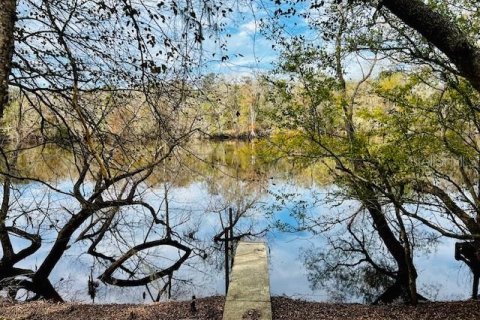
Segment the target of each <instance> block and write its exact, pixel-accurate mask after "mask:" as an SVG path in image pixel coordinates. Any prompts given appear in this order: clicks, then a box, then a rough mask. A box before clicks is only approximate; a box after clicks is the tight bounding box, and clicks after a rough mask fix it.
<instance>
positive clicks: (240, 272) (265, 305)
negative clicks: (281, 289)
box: [223, 242, 272, 320]
mask: <svg viewBox="0 0 480 320" xmlns="http://www.w3.org/2000/svg"><path fill="white" fill-rule="evenodd" d="M245 319H258V320H260V319H261V320H271V319H272V307H271V304H270V282H269V277H268V255H267V246H266V245H265V243H263V242H240V243H239V244H238V246H237V250H236V252H235V259H234V263H233V268H232V275H231V280H230V286H229V289H228V294H227V298H226V302H225V308H224V312H223V320H245Z"/></svg>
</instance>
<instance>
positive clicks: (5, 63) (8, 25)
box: [0, 0, 17, 117]
mask: <svg viewBox="0 0 480 320" xmlns="http://www.w3.org/2000/svg"><path fill="white" fill-rule="evenodd" d="M16 6H17V1H16V0H3V1H2V9H1V10H0V117H2V116H3V111H4V109H5V107H6V105H7V103H8V78H9V76H10V71H11V68H12V57H13V48H14V37H13V30H14V27H15V20H16Z"/></svg>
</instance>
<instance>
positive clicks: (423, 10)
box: [371, 0, 480, 92]
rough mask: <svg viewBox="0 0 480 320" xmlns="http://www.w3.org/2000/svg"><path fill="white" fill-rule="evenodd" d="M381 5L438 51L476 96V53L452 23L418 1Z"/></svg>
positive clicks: (479, 80)
mask: <svg viewBox="0 0 480 320" xmlns="http://www.w3.org/2000/svg"><path fill="white" fill-rule="evenodd" d="M371 2H372V3H373V1H371ZM381 3H382V5H383V6H385V7H386V8H388V9H389V10H390V11H391V12H392V13H393V14H394V15H396V16H397V17H398V18H399V19H401V20H402V21H403V22H404V23H405V24H407V25H408V26H410V27H411V28H413V29H414V30H416V31H417V32H419V33H420V34H421V35H422V36H424V37H425V38H426V39H427V41H429V42H430V43H432V44H433V45H434V46H435V47H437V48H438V49H439V50H440V51H442V52H443V53H444V54H445V55H446V56H447V57H448V58H449V59H450V61H451V62H452V63H453V64H455V66H456V67H457V69H458V71H459V72H460V73H461V74H462V75H463V76H464V77H465V78H466V79H467V80H468V81H469V82H470V83H471V85H472V86H473V87H474V88H475V89H477V91H479V92H480V50H479V48H478V47H476V46H475V44H474V43H472V42H471V40H470V39H469V38H468V37H467V35H466V34H465V33H464V32H462V30H460V28H459V27H458V26H457V25H456V23H455V22H454V21H451V20H450V19H449V18H448V17H447V16H445V15H443V14H441V13H439V12H436V11H435V10H433V9H432V8H431V7H430V6H429V5H428V4H425V3H424V1H421V0H383V1H381Z"/></svg>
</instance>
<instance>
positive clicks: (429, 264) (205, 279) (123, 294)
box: [15, 183, 471, 303]
mask: <svg viewBox="0 0 480 320" xmlns="http://www.w3.org/2000/svg"><path fill="white" fill-rule="evenodd" d="M289 188H292V187H289ZM273 189H276V190H274V192H275V191H278V189H279V187H276V186H275V187H274V186H272V185H271V186H270V190H271V191H272V190H273ZM162 192H163V189H162V188H158V189H157V190H154V192H153V193H157V194H162ZM296 192H299V193H300V194H302V195H303V197H304V198H305V199H309V191H308V190H307V189H301V188H297V189H296ZM153 193H152V198H151V199H150V200H151V201H155V200H154V199H155V198H154V197H153ZM237 196H240V197H241V196H242V195H237ZM156 199H157V200H156V201H158V198H156ZM169 199H170V209H171V212H172V216H173V217H174V220H175V217H181V218H180V219H183V218H184V217H185V216H188V218H189V220H188V223H186V224H185V225H182V226H180V227H179V228H180V229H181V228H185V230H187V229H188V228H189V224H193V225H196V226H199V231H198V233H197V237H198V238H200V239H206V240H207V241H210V239H212V238H213V235H214V234H216V233H218V232H219V231H220V227H219V223H218V215H217V214H215V213H212V212H211V210H212V208H214V207H215V204H218V203H221V202H222V201H223V199H222V196H220V195H211V194H209V193H208V191H207V187H206V185H205V184H204V183H193V184H191V185H189V186H188V187H182V188H174V189H172V190H170V193H169ZM257 201H258V203H261V204H262V205H261V206H260V208H265V207H268V206H269V205H270V204H271V203H272V201H274V199H273V197H271V196H269V195H257ZM157 205H158V204H157ZM289 207H290V204H289V203H286V204H285V208H286V209H283V210H282V211H280V212H278V213H277V215H276V218H280V219H282V221H283V222H288V223H293V222H294V221H293V219H292V218H291V217H290V216H289V214H288V210H287V209H288V208H289ZM315 210H316V211H317V212H322V210H341V209H340V208H335V209H328V208H327V207H321V206H320V207H317V208H315ZM209 212H210V213H209ZM268 223H269V220H267V218H266V217H265V216H264V215H263V214H262V209H258V210H257V211H254V210H251V211H250V212H249V215H248V217H245V218H244V219H243V221H242V224H244V225H245V226H248V225H253V226H255V228H256V229H258V230H260V229H261V228H262V227H265V226H266V225H267V224H268ZM141 237H142V236H141V235H139V240H138V241H139V242H137V243H136V244H138V243H141V240H140V239H141ZM51 240H53V239H51ZM266 240H268V246H269V249H270V283H271V293H272V295H287V296H290V297H296V298H304V299H308V300H319V301H325V300H328V296H327V295H326V293H325V292H324V291H322V290H316V291H312V290H311V289H310V286H309V283H308V281H307V272H306V269H305V267H304V265H303V260H302V258H301V251H302V250H303V249H305V248H310V247H313V246H314V247H316V248H317V250H322V244H323V243H324V240H322V238H320V237H319V236H315V237H314V236H312V235H310V234H308V233H307V232H302V233H296V234H292V233H283V232H279V231H270V232H269V233H268V234H267V235H266ZM25 244H26V243H25V242H24V241H22V240H19V239H16V242H15V246H16V247H19V246H24V245H25ZM48 249H49V246H43V247H42V248H41V249H40V250H39V252H38V253H37V254H36V255H34V256H33V257H31V258H30V259H29V260H28V261H24V262H22V263H19V264H18V266H19V267H22V266H24V267H31V266H32V265H37V266H38V265H39V264H40V263H41V261H42V260H41V259H42V258H43V257H44V256H45V254H46V253H47V252H48ZM82 251H84V246H82V245H80V244H74V245H73V246H72V248H71V249H70V250H69V251H67V253H66V255H65V256H64V258H63V259H62V260H61V261H60V263H59V264H58V265H57V267H56V268H55V270H54V272H53V273H52V276H51V280H52V282H53V283H54V284H55V286H57V287H58V288H59V291H60V293H61V294H62V295H63V296H64V297H65V298H66V299H69V300H79V301H87V302H88V301H90V300H89V298H88V296H87V290H86V287H87V279H88V275H89V273H90V267H91V263H92V258H91V257H90V256H88V255H85V254H83V255H82V254H81V252H82ZM453 251H454V241H453V240H443V242H442V243H440V244H439V245H438V249H437V250H436V251H435V252H433V253H432V254H431V255H429V256H428V257H417V258H416V265H417V268H418V273H419V277H418V287H419V289H420V292H422V291H424V290H422V289H424V288H429V289H428V290H430V292H432V288H433V289H434V290H433V291H435V290H436V289H438V296H437V299H439V300H448V299H464V298H467V297H468V296H469V292H470V288H471V282H470V275H469V271H468V269H467V268H466V266H465V265H463V264H462V263H460V262H457V261H455V260H454V258H453ZM165 254H168V253H167V252H165ZM219 257H220V258H221V255H219ZM218 261H220V260H218ZM218 261H217V264H220V265H221V263H220V262H218ZM210 262H211V261H210ZM100 270H101V269H99V270H97V271H98V272H97V273H95V275H96V276H98V274H99V272H100ZM223 274H224V273H223V270H221V269H219V268H217V269H215V268H214V267H213V266H212V265H210V264H209V263H205V262H203V261H201V260H200V259H199V258H193V259H191V260H190V261H189V264H188V265H185V266H183V267H182V268H181V269H180V270H179V271H178V272H177V273H176V274H175V277H177V278H181V279H189V280H191V284H189V285H186V286H182V285H179V286H180V288H181V289H180V290H177V289H174V292H176V298H179V299H188V298H189V297H190V296H191V295H196V296H197V297H202V296H208V295H215V294H224V288H223V286H224V279H223ZM61 279H62V280H61ZM143 292H144V288H126V289H122V288H117V287H113V286H108V287H107V286H105V285H103V284H102V285H101V286H100V289H99V293H98V296H97V301H99V302H118V303H121V302H141V301H143V299H142V293H143ZM153 294H154V295H155V294H156V293H155V292H153ZM427 296H428V294H427ZM146 301H147V302H148V301H150V300H149V299H148V296H147V299H146Z"/></svg>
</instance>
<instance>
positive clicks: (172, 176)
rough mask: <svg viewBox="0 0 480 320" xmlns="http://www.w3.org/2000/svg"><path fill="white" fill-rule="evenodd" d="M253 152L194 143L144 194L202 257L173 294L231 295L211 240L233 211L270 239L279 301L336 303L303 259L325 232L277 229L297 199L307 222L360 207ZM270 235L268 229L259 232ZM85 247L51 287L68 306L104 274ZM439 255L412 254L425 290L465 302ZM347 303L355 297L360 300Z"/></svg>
mask: <svg viewBox="0 0 480 320" xmlns="http://www.w3.org/2000/svg"><path fill="white" fill-rule="evenodd" d="M256 148H258V146H256V145H255V144H250V143H240V142H237V143H201V144H198V145H195V146H193V147H191V148H189V149H188V150H186V152H185V154H187V155H188V154H190V156H186V157H183V158H179V159H176V160H175V164H169V165H166V167H165V168H163V171H162V168H161V169H160V171H161V173H162V172H163V176H162V174H161V173H159V174H158V176H162V178H158V179H156V180H155V179H153V180H152V182H151V188H149V189H148V190H146V191H145V193H144V195H143V197H144V198H145V199H147V200H148V202H149V203H151V204H152V205H153V206H154V207H155V208H158V209H159V211H160V212H165V210H166V207H167V202H168V211H169V215H170V219H171V224H172V226H173V228H174V229H175V230H176V232H177V233H178V234H179V235H183V236H184V237H185V238H187V239H190V240H189V241H190V244H191V245H192V246H194V247H196V248H197V249H196V251H195V252H196V253H197V254H198V255H193V256H192V258H191V259H189V260H188V261H187V263H186V264H184V265H183V266H182V267H181V268H180V270H179V271H178V272H176V273H175V275H174V280H173V288H172V297H173V298H175V299H189V298H190V297H191V296H192V295H196V296H197V297H202V296H209V295H223V294H224V270H223V253H222V250H221V248H220V247H219V244H215V243H214V242H213V240H212V239H213V237H214V236H215V235H216V234H218V233H219V232H221V230H222V221H225V219H226V217H227V211H228V208H232V209H233V211H234V213H235V214H237V213H241V218H240V219H239V222H238V224H237V225H236V227H235V233H236V234H239V233H243V232H247V231H249V232H250V233H252V234H257V233H258V236H255V237H250V239H255V240H263V241H266V242H267V244H268V247H269V257H270V283H271V293H272V294H273V295H286V296H289V297H294V298H302V299H307V300H316V301H329V300H330V299H331V297H330V296H329V295H328V293H327V291H328V290H326V289H325V288H319V289H316V290H312V289H311V284H310V283H309V280H308V277H307V275H308V270H307V268H306V267H305V263H304V258H303V257H304V254H303V252H305V250H308V249H313V248H314V249H315V250H317V251H318V252H322V251H325V250H327V247H326V234H315V233H313V232H309V231H299V232H286V231H285V230H283V231H282V230H279V229H278V228H276V227H274V226H275V225H277V226H278V225H283V226H288V225H293V226H299V225H298V221H297V220H296V219H294V218H293V217H292V213H295V214H297V215H298V213H299V212H298V208H299V206H298V204H299V203H300V204H302V205H301V207H300V208H302V210H303V211H304V213H305V215H304V216H303V217H304V219H307V220H308V219H317V218H321V217H322V216H327V215H330V216H332V215H333V216H334V215H336V214H337V213H338V214H339V215H340V214H342V213H345V212H348V211H349V210H350V211H352V210H355V208H356V204H355V203H354V202H343V203H338V202H335V201H334V202H332V201H330V198H331V194H332V193H333V191H334V190H335V188H334V187H333V186H332V185H330V184H329V181H328V177H324V176H321V174H319V172H321V170H319V168H315V167H298V166H296V165H295V164H293V163H289V162H288V161H277V162H272V161H268V162H267V161H264V160H262V159H261V157H259V156H258V154H257V153H256V152H255V150H256ZM172 163H173V162H172ZM60 176H61V175H60ZM58 185H59V186H60V187H61V188H64V189H65V190H69V189H71V183H69V180H68V179H66V178H65V177H63V178H60V179H59V183H58ZM19 188H20V189H21V190H23V193H24V194H25V193H31V195H32V198H35V197H36V198H38V197H39V195H41V194H42V193H43V192H47V191H46V190H45V188H43V187H41V186H40V185H38V184H27V185H22V186H21V187H19ZM45 194H47V193H45ZM48 194H49V196H48V199H49V201H52V200H54V201H53V203H55V206H57V208H65V207H66V206H68V203H65V202H62V201H64V200H63V198H62V196H60V195H55V194H52V193H48ZM327 200H328V201H327ZM122 214H123V215H124V216H123V218H122V220H120V222H119V228H125V232H126V234H127V235H128V236H127V238H128V239H130V240H127V242H128V241H130V243H134V244H138V243H141V242H142V239H144V238H145V237H147V236H146V231H145V230H144V229H145V228H144V225H143V224H142V219H143V218H142V215H141V214H140V215H135V214H133V213H132V212H125V213H122ZM312 221H313V220H312ZM122 223H123V225H124V226H123V225H122ZM307 223H308V221H307ZM127 226H128V228H127ZM132 226H133V227H132ZM127 229H128V230H127ZM265 229H268V231H266V232H262V231H264V230H265ZM45 235H46V236H44V240H45V242H46V245H45V246H44V247H42V248H41V249H40V251H39V252H38V253H37V254H36V255H34V256H32V257H31V258H29V260H27V261H24V262H22V263H21V264H19V265H18V266H20V267H21V266H25V267H34V266H35V265H38V264H39V263H40V262H41V261H42V257H44V256H45V254H46V253H47V252H48V248H49V244H51V243H52V242H53V241H54V238H55V233H53V232H50V233H49V232H48V231H46V232H45ZM112 243H113V242H111V243H109V244H105V245H103V249H104V250H107V251H108V250H109V246H111V245H112ZM16 245H17V246H22V241H21V240H19V239H17V240H16ZM85 245H86V244H82V243H73V244H72V247H71V248H70V249H69V250H68V251H67V255H66V256H64V258H63V259H62V260H61V262H60V263H59V264H58V265H57V267H56V268H55V270H54V272H53V274H52V276H51V280H52V282H53V283H54V285H55V286H56V287H57V288H59V292H60V293H61V294H62V296H63V297H65V298H66V299H68V300H74V301H85V302H89V301H90V298H89V297H88V294H87V279H88V276H89V275H90V273H91V272H92V274H93V275H94V276H98V275H99V274H100V273H101V271H102V270H103V269H104V266H101V265H99V264H98V263H93V259H92V257H90V256H88V255H86V254H83V252H85V248H86V246H85ZM432 249H433V250H432V253H431V254H429V255H425V254H423V253H419V254H418V255H417V256H416V258H415V262H416V265H417V268H418V272H419V277H418V287H419V290H420V292H421V293H423V292H428V293H429V294H430V297H432V295H433V296H434V297H433V298H435V299H437V300H450V299H465V298H468V296H469V292H470V287H471V282H470V273H469V270H468V269H467V268H466V266H465V265H464V264H462V263H459V262H457V261H455V260H454V258H453V253H454V241H451V240H442V241H440V242H439V243H438V245H437V246H436V248H432ZM204 253H206V254H207V258H206V259H202V258H201V257H200V256H202V255H203V254H204ZM146 254H148V255H149V260H151V261H153V262H152V263H151V262H149V263H145V265H144V266H142V268H148V266H149V265H151V267H152V268H155V267H158V266H167V265H169V264H171V263H172V261H173V260H175V258H178V253H177V251H176V250H172V249H171V248H170V249H168V248H166V249H165V248H160V249H156V250H152V251H149V252H146ZM92 266H93V268H92ZM155 286H156V287H157V288H158V287H161V286H162V284H161V283H160V282H159V283H157V284H156V285H152V286H150V289H151V292H152V293H153V295H155V294H156V291H155ZM422 290H423V291H422ZM144 292H146V291H145V288H143V287H142V288H117V287H113V286H106V285H104V284H100V287H99V291H98V295H97V299H96V301H98V302H117V303H124V302H143V301H146V302H149V301H151V300H150V299H149V298H148V294H147V298H146V299H144V297H143V295H144ZM429 294H427V293H426V294H425V295H427V296H429ZM350 301H358V298H356V299H354V298H352V299H350Z"/></svg>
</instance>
